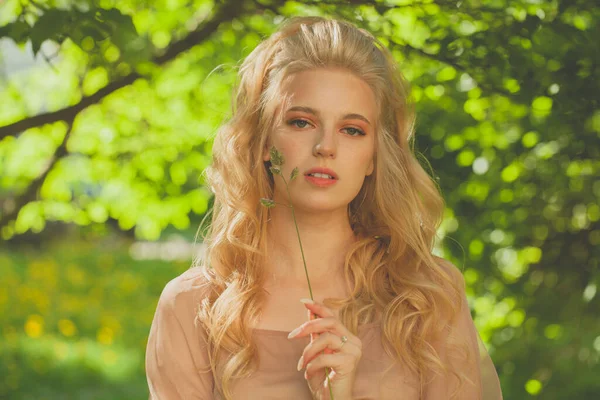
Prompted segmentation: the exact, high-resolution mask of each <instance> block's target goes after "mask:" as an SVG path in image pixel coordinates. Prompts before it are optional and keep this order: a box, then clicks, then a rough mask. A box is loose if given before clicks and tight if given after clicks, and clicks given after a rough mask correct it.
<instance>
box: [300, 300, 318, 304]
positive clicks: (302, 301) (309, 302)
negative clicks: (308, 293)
mask: <svg viewBox="0 0 600 400" xmlns="http://www.w3.org/2000/svg"><path fill="white" fill-rule="evenodd" d="M300 303H304V304H315V302H314V301H312V300H311V299H300Z"/></svg>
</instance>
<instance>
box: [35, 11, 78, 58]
mask: <svg viewBox="0 0 600 400" xmlns="http://www.w3.org/2000/svg"><path fill="white" fill-rule="evenodd" d="M69 20H70V18H69V11H62V10H48V11H46V12H45V13H44V14H43V15H42V16H41V17H40V18H39V19H38V20H37V21H36V23H35V25H34V26H33V28H32V29H31V36H30V39H31V48H32V50H33V54H34V55H37V53H38V51H39V50H40V47H42V43H44V42H45V41H46V40H56V41H58V42H62V40H61V36H62V33H63V32H64V31H65V30H67V29H68V26H69V25H70V24H69Z"/></svg>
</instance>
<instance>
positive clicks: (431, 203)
mask: <svg viewBox="0 0 600 400" xmlns="http://www.w3.org/2000/svg"><path fill="white" fill-rule="evenodd" d="M327 67H334V68H343V69H346V70H348V71H350V72H352V73H354V74H355V75H356V76H358V77H359V78H361V79H363V80H364V81H365V82H366V83H367V84H368V85H369V86H370V88H371V89H372V90H373V92H374V94H375V97H376V99H377V105H378V107H379V110H380V112H379V115H378V120H377V123H376V127H377V131H376V145H375V146H376V151H375V170H374V172H373V174H371V175H370V176H367V177H366V178H365V181H364V184H363V187H362V188H361V190H360V192H359V193H358V195H357V196H356V198H355V199H353V200H352V202H350V204H349V205H348V217H349V219H350V222H351V226H352V229H353V230H354V232H355V235H356V237H357V238H358V240H357V241H356V243H355V244H354V245H353V246H352V248H351V249H350V250H349V251H348V253H347V254H346V257H345V265H344V273H345V279H346V284H347V285H348V287H349V288H350V292H351V295H350V297H349V298H347V299H328V301H327V303H326V304H327V305H328V306H330V307H334V308H338V309H339V316H340V319H341V321H342V323H343V324H344V325H345V326H346V327H347V328H348V329H349V330H350V331H351V332H353V333H354V334H356V333H357V331H358V326H359V324H365V323H370V322H374V320H375V319H376V318H377V316H380V318H381V323H382V341H383V344H384V348H385V351H386V352H387V353H388V354H389V355H390V356H392V357H393V358H394V359H395V360H397V361H398V362H400V363H402V364H403V365H405V366H407V367H408V368H409V369H410V371H412V372H413V373H415V374H417V375H418V377H419V381H420V388H421V391H423V389H424V387H425V386H426V385H427V381H426V379H425V378H426V377H427V376H430V372H434V373H435V374H446V375H447V376H449V377H452V378H455V379H457V380H458V383H459V385H458V387H460V386H461V385H462V384H463V383H464V380H465V379H466V380H468V378H467V377H466V376H465V375H463V374H462V373H461V371H460V370H458V369H457V368H452V365H451V364H452V361H453V360H456V359H459V358H461V357H462V358H465V357H469V356H470V355H469V354H468V352H467V351H466V349H465V348H464V346H462V345H461V343H459V338H457V337H456V335H453V334H452V332H451V331H450V329H451V323H450V321H452V320H453V319H454V317H455V316H456V315H457V313H458V312H459V307H460V304H461V301H460V290H461V287H460V285H461V281H460V280H459V279H457V271H456V268H455V267H453V266H452V265H449V264H448V263H445V262H444V260H442V259H439V258H437V257H435V256H433V255H432V250H433V246H434V240H435V235H436V231H437V228H438V227H439V224H440V222H441V219H442V213H443V208H444V203H443V200H442V198H441V196H440V193H439V190H438V188H437V186H436V184H435V183H434V181H433V180H432V179H431V177H430V176H429V175H428V174H427V173H426V172H425V170H424V169H423V168H422V167H421V165H420V164H419V162H418V160H417V158H416V156H415V153H414V140H413V133H414V122H415V117H414V111H413V107H412V105H411V101H410V95H409V87H408V84H407V83H406V81H405V80H404V78H403V76H402V74H401V73H400V71H399V70H398V66H397V65H396V62H395V60H394V59H393V57H392V55H391V53H390V51H389V50H388V49H386V48H385V46H383V45H382V44H381V43H380V42H379V41H378V40H377V39H376V38H375V37H374V36H373V35H372V34H370V33H368V32H367V31H365V30H363V29H359V28H357V27H356V26H354V25H353V24H351V23H349V22H346V21H340V20H331V19H326V18H321V17H297V18H292V19H289V20H287V21H286V22H285V23H284V24H283V25H282V26H281V27H280V29H279V30H278V31H277V32H275V33H274V34H273V35H271V36H270V37H269V38H268V39H266V40H265V41H263V42H261V43H260V44H259V45H258V46H257V47H256V48H255V49H254V50H253V51H252V52H251V54H250V55H248V57H247V58H246V59H245V60H244V62H243V64H242V65H241V67H240V70H239V74H238V83H237V85H236V88H235V91H234V97H233V105H232V106H233V115H232V117H231V118H230V119H229V120H228V122H226V123H225V124H224V125H223V126H221V128H220V129H219V130H218V132H217V135H216V137H215V140H214V145H213V162H212V165H211V166H210V167H209V168H207V170H206V171H205V178H206V181H207V183H208V185H209V186H210V187H211V190H212V191H213V193H214V195H215V199H214V206H213V209H212V221H211V224H210V227H209V229H208V231H207V233H206V235H204V242H205V244H206V253H205V256H204V257H203V258H202V259H199V260H197V261H196V262H195V264H196V266H198V267H200V268H202V269H203V271H204V274H205V276H206V277H207V279H208V282H207V285H208V287H209V288H210V290H209V293H210V294H209V295H208V296H206V297H205V298H204V299H203V300H202V302H201V304H200V305H199V310H198V319H199V320H200V321H201V323H202V324H203V325H204V327H205V329H206V330H207V332H208V346H209V354H210V367H211V369H212V372H213V376H215V377H221V379H215V381H216V382H215V384H216V388H217V390H218V391H219V393H220V394H221V395H222V396H224V397H225V399H230V398H231V393H232V392H231V382H232V380H234V379H237V378H241V377H247V376H249V375H250V374H251V372H252V370H253V368H255V367H256V366H257V364H256V363H255V361H256V360H255V358H256V357H255V356H256V354H257V349H256V347H255V344H254V343H253V341H252V329H253V328H252V327H253V326H255V323H256V321H257V320H258V317H259V315H260V310H261V305H262V304H263V302H264V293H263V290H262V285H263V283H264V282H265V280H266V276H265V275H266V273H265V272H264V270H263V269H262V268H261V266H262V265H264V262H263V260H264V258H265V254H266V227H267V219H268V214H269V210H268V209H266V208H264V207H262V206H261V205H260V199H261V198H271V197H272V195H273V178H272V176H271V175H270V173H269V171H268V162H267V163H265V162H263V160H262V155H263V149H264V148H265V146H266V144H267V139H268V135H269V132H270V130H271V128H272V126H273V124H274V123H275V122H276V118H277V115H276V114H277V107H278V104H279V99H280V97H279V96H280V95H281V91H282V87H283V84H284V82H285V80H286V79H287V78H289V77H290V76H291V74H294V73H297V72H299V71H303V70H307V69H312V68H327ZM452 270H455V271H456V272H452ZM458 276H459V278H460V275H458ZM440 338H443V340H445V341H446V342H447V343H448V347H447V349H446V350H445V352H446V353H447V354H448V362H443V361H442V359H441V357H440V355H439V354H438V352H437V351H436V349H435V347H434V346H433V343H435V342H436V340H439V339H440ZM456 391H458V389H456ZM455 393H456V392H455Z"/></svg>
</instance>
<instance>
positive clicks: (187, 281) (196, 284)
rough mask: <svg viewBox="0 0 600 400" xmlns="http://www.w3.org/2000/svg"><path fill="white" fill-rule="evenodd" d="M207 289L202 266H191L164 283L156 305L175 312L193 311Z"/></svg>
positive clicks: (207, 284) (206, 292)
mask: <svg viewBox="0 0 600 400" xmlns="http://www.w3.org/2000/svg"><path fill="white" fill-rule="evenodd" d="M209 290H210V282H209V279H208V276H207V274H206V272H205V270H204V269H203V268H202V267H191V268H189V269H188V270H186V271H185V272H183V273H181V274H180V275H178V276H176V277H175V278H173V279H171V280H170V281H169V282H168V283H167V284H166V285H165V287H164V289H163V291H162V293H161V295H160V299H159V304H158V305H159V307H161V308H166V309H170V310H172V311H175V312H176V313H180V312H185V311H189V312H195V311H194V310H195V309H196V307H197V305H198V304H199V303H200V302H201V301H202V299H203V298H205V297H206V296H207V295H208V293H209Z"/></svg>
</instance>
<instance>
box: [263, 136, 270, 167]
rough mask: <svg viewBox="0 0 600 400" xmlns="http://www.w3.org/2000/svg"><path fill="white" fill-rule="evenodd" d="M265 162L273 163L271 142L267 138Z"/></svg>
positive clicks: (264, 150)
mask: <svg viewBox="0 0 600 400" xmlns="http://www.w3.org/2000/svg"><path fill="white" fill-rule="evenodd" d="M263 161H265V162H266V161H271V140H270V139H269V138H267V140H266V141H265V147H264V149H263Z"/></svg>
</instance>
